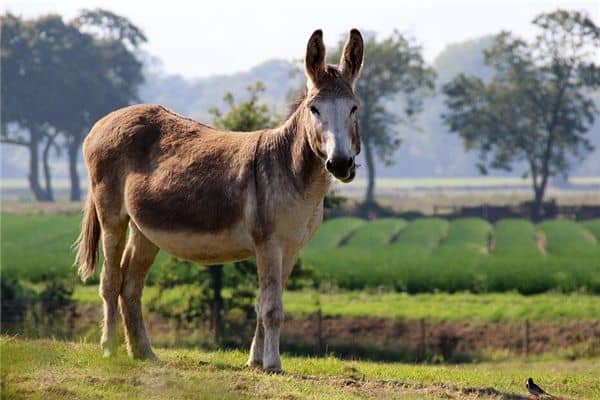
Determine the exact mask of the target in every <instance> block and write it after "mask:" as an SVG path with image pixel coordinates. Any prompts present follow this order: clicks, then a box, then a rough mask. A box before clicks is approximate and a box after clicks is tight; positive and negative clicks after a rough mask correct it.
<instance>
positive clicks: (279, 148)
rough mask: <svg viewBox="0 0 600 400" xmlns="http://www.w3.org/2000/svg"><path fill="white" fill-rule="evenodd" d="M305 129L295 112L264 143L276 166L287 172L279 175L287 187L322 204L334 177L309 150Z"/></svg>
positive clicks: (270, 133)
mask: <svg viewBox="0 0 600 400" xmlns="http://www.w3.org/2000/svg"><path fill="white" fill-rule="evenodd" d="M305 129H306V128H305V127H304V126H303V124H302V118H301V115H300V114H299V113H298V112H296V113H294V114H293V115H292V116H291V117H290V118H289V119H288V120H287V121H286V122H284V124H283V125H281V126H280V127H278V128H275V129H273V130H272V131H271V132H268V133H266V135H267V136H268V139H267V138H265V139H263V140H265V141H266V142H265V145H266V146H268V147H269V148H270V149H271V151H272V155H273V156H275V158H276V160H277V163H278V164H279V165H278V166H277V167H278V168H279V169H280V170H281V171H286V172H287V173H284V174H281V175H280V179H284V180H285V181H286V182H285V183H287V185H286V186H287V187H288V188H289V189H293V190H294V191H295V192H297V194H299V195H300V196H301V197H302V198H304V199H312V200H316V201H320V200H321V199H322V198H323V197H324V196H325V194H326V193H327V191H328V190H329V185H330V183H331V178H330V175H329V173H328V172H327V171H326V170H325V167H324V165H323V161H322V160H321V159H320V158H319V157H318V156H317V155H316V154H315V153H314V152H313V150H312V148H311V147H310V144H309V142H308V137H307V133H306V131H305ZM269 142H270V143H269Z"/></svg>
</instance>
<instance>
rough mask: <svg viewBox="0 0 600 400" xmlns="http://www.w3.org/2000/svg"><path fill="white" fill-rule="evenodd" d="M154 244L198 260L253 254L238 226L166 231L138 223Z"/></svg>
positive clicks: (207, 262) (216, 260)
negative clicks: (232, 227) (189, 230)
mask: <svg viewBox="0 0 600 400" xmlns="http://www.w3.org/2000/svg"><path fill="white" fill-rule="evenodd" d="M139 228H140V230H141V231H142V233H143V234H144V235H145V236H146V237H147V238H148V239H149V240H150V241H151V242H152V243H154V244H155V245H156V246H158V247H159V248H161V249H162V250H165V251H166V252H168V253H170V254H172V255H174V256H175V257H178V258H181V259H185V260H190V261H195V262H198V263H201V264H205V265H210V264H222V263H225V262H230V261H239V260H243V259H246V258H248V257H250V256H252V255H253V254H254V252H253V251H252V244H251V241H250V237H249V236H248V235H247V234H245V233H244V232H243V230H241V229H232V230H226V231H222V232H217V233H194V232H182V231H165V230H157V229H152V228H147V227H143V226H139Z"/></svg>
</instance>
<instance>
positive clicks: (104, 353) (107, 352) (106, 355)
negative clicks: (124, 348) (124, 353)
mask: <svg viewBox="0 0 600 400" xmlns="http://www.w3.org/2000/svg"><path fill="white" fill-rule="evenodd" d="M115 353H116V352H115V351H114V350H110V349H103V350H102V357H104V358H111V357H114V355H115Z"/></svg>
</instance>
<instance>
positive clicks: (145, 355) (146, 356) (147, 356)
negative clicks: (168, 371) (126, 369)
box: [130, 350, 160, 362]
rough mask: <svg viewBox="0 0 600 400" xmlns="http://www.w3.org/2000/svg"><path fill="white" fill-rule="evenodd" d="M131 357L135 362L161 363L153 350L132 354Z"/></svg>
mask: <svg viewBox="0 0 600 400" xmlns="http://www.w3.org/2000/svg"><path fill="white" fill-rule="evenodd" d="M130 355H131V357H132V358H133V359H135V360H140V361H152V362H158V361H160V360H159V359H158V357H157V356H156V354H154V352H153V351H152V350H149V351H141V352H134V353H132V354H130Z"/></svg>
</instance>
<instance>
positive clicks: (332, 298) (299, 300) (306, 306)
mask: <svg viewBox="0 0 600 400" xmlns="http://www.w3.org/2000/svg"><path fill="white" fill-rule="evenodd" d="M163 290H167V291H169V292H172V294H169V296H168V297H170V298H177V291H178V288H172V289H163ZM157 294H158V288H156V287H153V286H148V287H146V288H145V289H144V296H143V302H144V303H146V302H147V301H149V299H151V298H152V297H154V296H156V295H157ZM73 297H74V299H75V300H76V301H77V302H79V303H88V304H89V303H95V304H98V305H100V304H101V302H100V296H99V295H98V287H97V286H92V285H87V286H77V288H76V290H75V292H74V294H73ZM283 302H284V305H285V312H286V314H287V315H289V316H291V317H300V316H307V315H310V314H313V313H315V312H316V311H317V309H318V308H321V312H322V313H323V315H324V316H328V317H349V318H350V317H373V318H400V319H421V318H425V319H428V320H444V321H477V322H503V321H504V322H514V321H524V320H538V321H577V320H597V319H598V315H600V298H599V297H598V296H594V295H589V294H582V293H571V294H563V293H544V294H539V295H532V296H524V295H521V294H518V293H514V292H511V293H490V294H472V293H454V294H448V293H422V294H416V295H410V294H406V293H395V292H378V291H362V292H358V291H339V292H330V293H319V292H317V291H315V290H302V291H290V290H286V291H284V293H283Z"/></svg>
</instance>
